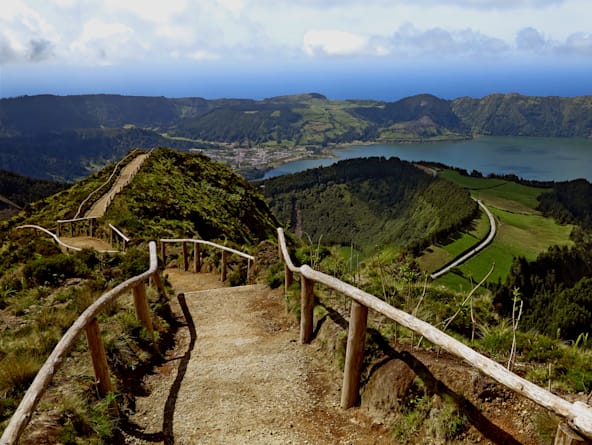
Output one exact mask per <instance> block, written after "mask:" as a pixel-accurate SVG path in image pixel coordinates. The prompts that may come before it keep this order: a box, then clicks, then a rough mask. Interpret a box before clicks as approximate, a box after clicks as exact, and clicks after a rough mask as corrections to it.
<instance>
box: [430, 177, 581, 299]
mask: <svg viewBox="0 0 592 445" xmlns="http://www.w3.org/2000/svg"><path fill="white" fill-rule="evenodd" d="M440 176H442V177H443V178H445V179H448V180H450V181H452V182H454V183H456V184H458V185H459V186H461V187H464V188H467V189H469V190H470V191H471V194H472V196H473V197H474V198H476V199H481V200H482V201H483V202H484V203H485V205H487V206H488V207H489V208H490V210H491V212H492V213H493V214H494V216H495V218H496V221H497V225H498V233H497V235H496V238H495V239H494V241H493V243H492V244H491V245H490V246H489V247H487V248H486V249H485V250H483V251H482V252H481V253H479V254H478V255H476V256H475V257H473V258H471V259H470V260H468V261H467V262H466V263H464V264H462V265H460V266H459V267H458V268H457V269H456V272H454V271H453V272H451V273H449V274H446V275H445V276H443V277H441V278H439V279H438V280H436V284H438V285H442V286H445V287H449V288H450V289H453V290H457V291H463V292H465V291H467V289H470V288H471V283H470V280H469V278H470V277H474V281H478V280H480V279H481V278H482V277H483V276H485V274H486V273H487V272H488V271H489V269H490V268H491V266H492V265H493V264H495V269H494V272H493V274H492V275H491V276H490V278H489V280H488V281H489V282H496V281H497V280H500V279H501V280H502V281H503V280H505V278H506V276H507V274H508V272H509V271H510V267H511V265H512V261H513V259H514V257H525V258H526V259H528V260H534V259H536V257H537V256H538V254H540V253H541V252H543V251H545V250H547V249H548V248H549V247H550V246H552V245H560V246H563V245H571V244H572V241H570V239H569V236H570V234H571V231H572V229H573V226H572V225H559V224H557V223H556V222H555V221H554V220H553V219H551V218H545V217H543V216H541V215H540V214H539V212H538V211H537V210H536V206H537V204H538V201H537V197H538V196H539V195H540V194H541V193H543V192H544V191H545V190H546V189H540V188H535V187H527V186H524V185H520V184H516V183H513V182H508V181H505V180H503V179H490V178H474V177H467V176H462V175H460V174H459V173H458V172H457V171H453V170H444V171H442V172H441V173H440ZM488 226H489V223H488V221H487V218H486V216H485V215H484V214H483V213H481V217H480V218H479V219H478V220H477V221H475V223H474V224H473V227H472V228H471V229H470V230H469V231H466V232H462V233H460V234H459V235H458V236H457V237H456V238H454V239H451V240H450V242H449V243H447V244H444V245H440V246H431V247H430V248H429V249H428V250H427V251H426V253H425V254H424V255H423V256H422V257H421V258H420V259H419V263H420V266H421V267H422V269H423V270H426V271H433V270H436V269H437V268H439V267H441V266H443V265H444V264H446V263H447V262H449V261H451V260H452V259H453V258H454V257H456V256H458V255H459V254H460V253H462V252H463V251H465V250H467V249H468V248H469V247H470V246H472V245H474V244H476V243H477V240H479V239H482V238H484V237H485V234H486V233H487V231H488V230H489V228H488Z"/></svg>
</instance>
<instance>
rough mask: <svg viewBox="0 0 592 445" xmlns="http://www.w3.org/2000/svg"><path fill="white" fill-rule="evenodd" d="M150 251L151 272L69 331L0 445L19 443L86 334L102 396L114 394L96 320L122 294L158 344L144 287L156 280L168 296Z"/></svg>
mask: <svg viewBox="0 0 592 445" xmlns="http://www.w3.org/2000/svg"><path fill="white" fill-rule="evenodd" d="M148 250H149V255H150V265H149V268H148V270H146V271H145V272H143V273H141V274H139V275H137V276H135V277H133V278H130V279H129V280H127V281H124V282H123V283H121V284H119V285H118V286H116V287H114V288H113V289H111V290H110V291H109V292H106V293H104V294H103V295H102V296H101V297H100V298H99V299H98V300H96V301H95V302H94V303H93V304H91V305H90V306H88V307H87V308H86V310H85V311H84V312H83V313H82V314H81V315H80V316H79V317H78V318H77V319H76V321H75V322H74V323H73V324H72V326H70V328H69V329H68V330H67V331H66V333H65V334H64V336H63V337H62V338H61V339H60V341H59V342H58V344H57V345H56V347H55V348H54V349H53V351H52V353H51V354H50V356H49V357H48V358H47V360H46V361H45V363H44V364H43V366H42V367H41V369H40V370H39V372H38V373H37V375H36V377H35V379H34V380H33V383H31V386H29V389H28V390H27V392H26V393H25V395H24V397H23V399H22V400H21V403H20V404H19V406H18V408H17V409H16V411H15V413H14V414H13V416H12V418H11V419H10V422H9V423H8V426H7V427H6V429H5V430H4V433H3V434H2V437H1V438H0V445H14V444H16V443H17V442H18V440H19V437H20V436H21V434H22V432H23V430H24V429H25V427H26V425H27V424H28V423H29V421H30V419H31V416H32V414H33V412H34V410H35V407H36V406H37V404H38V403H39V400H40V399H41V396H42V395H43V393H44V392H45V390H46V389H47V387H48V386H49V384H50V383H51V380H52V378H53V377H54V375H55V374H56V373H57V371H58V370H59V369H60V367H61V366H62V364H63V362H64V359H65V358H66V356H67V354H68V353H69V352H70V350H71V349H72V348H73V346H74V344H75V342H76V340H77V339H78V337H79V336H80V335H81V334H82V332H83V331H85V332H86V337H87V340H88V344H89V351H90V352H91V358H92V362H93V368H94V371H95V376H96V379H97V383H98V388H99V392H100V393H101V395H103V396H105V395H106V394H108V393H109V392H112V387H111V381H110V378H109V371H108V365H107V361H106V355H105V349H104V346H103V342H102V339H101V334H100V329H99V325H98V321H97V318H96V317H97V316H98V315H99V314H100V313H101V312H103V310H105V309H106V308H108V307H110V306H111V304H112V303H113V302H114V301H115V300H116V299H117V298H118V297H119V296H121V295H122V294H124V293H126V292H128V291H130V290H131V291H132V293H133V297H134V305H135V308H136V315H137V317H138V318H139V319H140V321H141V323H142V324H143V325H144V327H145V328H146V329H147V330H148V331H149V333H150V335H151V337H152V340H153V343H154V333H153V328H152V321H151V316H150V309H149V306H148V301H147V299H146V288H145V284H144V283H145V281H146V280H148V278H152V280H153V282H154V283H155V284H156V286H157V288H158V290H159V291H160V292H161V293H162V294H163V295H166V290H165V288H164V286H163V284H162V280H161V279H160V275H159V272H158V256H157V253H156V252H157V249H156V243H155V242H154V241H151V242H150V243H149V245H148ZM155 347H156V346H155Z"/></svg>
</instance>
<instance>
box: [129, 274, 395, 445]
mask: <svg viewBox="0 0 592 445" xmlns="http://www.w3.org/2000/svg"><path fill="white" fill-rule="evenodd" d="M167 272H169V280H170V281H171V282H172V283H173V285H174V286H175V288H176V289H182V290H185V299H184V301H185V303H186V306H185V304H184V301H183V299H182V298H181V299H180V304H178V305H177V304H176V305H174V306H175V307H176V309H175V310H177V311H181V312H184V313H185V315H186V319H187V326H186V327H185V328H183V329H181V330H180V331H179V335H178V338H177V348H176V350H175V351H173V352H172V354H171V356H170V357H169V360H168V361H167V363H166V364H165V365H163V366H162V368H161V369H160V370H159V373H158V374H157V375H155V376H152V377H151V378H149V379H148V380H147V381H146V382H145V386H146V387H147V389H148V390H149V392H150V394H149V395H148V396H147V397H144V398H140V399H138V400H137V410H136V413H135V415H134V417H133V418H132V422H134V423H135V424H136V425H137V427H136V428H135V432H133V431H132V432H131V434H130V435H129V436H128V437H127V443H133V444H146V443H164V444H173V443H175V444H282V445H283V444H353V443H355V444H389V443H394V442H393V441H392V439H391V438H390V435H389V433H388V432H386V431H384V430H382V428H381V427H379V426H378V425H375V424H372V423H371V422H370V421H369V420H368V419H367V418H366V417H365V416H363V415H362V414H361V413H360V412H359V411H358V410H357V409H353V410H348V411H344V410H341V409H340V408H339V388H340V384H341V382H340V381H339V379H336V378H335V376H336V372H335V370H334V369H333V368H331V367H330V365H328V364H326V363H324V361H323V356H322V351H320V350H316V349H315V348H314V347H313V346H305V345H300V344H298V341H297V339H298V330H297V326H296V323H295V320H294V318H293V316H291V315H287V314H286V312H285V307H284V303H283V299H282V297H281V296H279V295H278V294H277V293H272V292H271V291H269V289H267V288H266V287H264V286H244V287H238V288H218V289H213V290H207V291H196V292H188V291H187V290H188V287H187V286H188V285H189V284H190V283H189V282H190V281H191V280H192V279H194V278H189V277H188V275H191V277H195V275H192V274H187V273H185V274H184V273H178V272H175V273H173V272H172V271H167ZM198 279H199V280H200V281H201V282H202V283H201V284H198V285H197V286H196V288H200V287H201V288H203V287H207V286H210V285H214V286H219V284H218V283H217V276H216V277H214V276H212V275H208V274H200V275H198Z"/></svg>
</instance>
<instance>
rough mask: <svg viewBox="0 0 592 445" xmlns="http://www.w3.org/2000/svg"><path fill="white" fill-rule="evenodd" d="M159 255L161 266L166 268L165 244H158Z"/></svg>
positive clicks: (162, 242)
mask: <svg viewBox="0 0 592 445" xmlns="http://www.w3.org/2000/svg"><path fill="white" fill-rule="evenodd" d="M160 254H161V255H162V264H163V265H164V267H166V243H165V242H164V241H161V242H160Z"/></svg>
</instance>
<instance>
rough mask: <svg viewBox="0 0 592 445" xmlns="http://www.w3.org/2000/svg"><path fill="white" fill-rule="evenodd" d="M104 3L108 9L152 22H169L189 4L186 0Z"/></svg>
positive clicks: (108, 0) (125, 0)
mask: <svg viewBox="0 0 592 445" xmlns="http://www.w3.org/2000/svg"><path fill="white" fill-rule="evenodd" d="M104 3H105V6H106V7H107V9H108V10H110V11H115V12H117V11H119V12H126V13H128V14H130V15H132V16H135V17H138V18H140V19H142V20H145V21H148V22H152V23H170V22H171V21H172V20H173V19H174V18H175V17H179V16H180V15H181V14H182V13H183V12H185V11H186V9H187V7H188V6H189V3H188V1H187V0H104ZM194 6H197V5H194Z"/></svg>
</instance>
